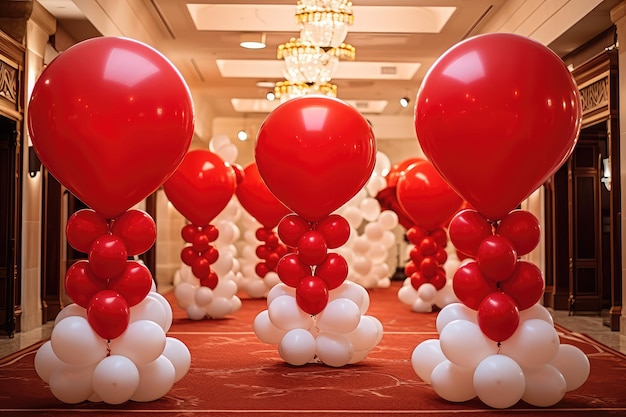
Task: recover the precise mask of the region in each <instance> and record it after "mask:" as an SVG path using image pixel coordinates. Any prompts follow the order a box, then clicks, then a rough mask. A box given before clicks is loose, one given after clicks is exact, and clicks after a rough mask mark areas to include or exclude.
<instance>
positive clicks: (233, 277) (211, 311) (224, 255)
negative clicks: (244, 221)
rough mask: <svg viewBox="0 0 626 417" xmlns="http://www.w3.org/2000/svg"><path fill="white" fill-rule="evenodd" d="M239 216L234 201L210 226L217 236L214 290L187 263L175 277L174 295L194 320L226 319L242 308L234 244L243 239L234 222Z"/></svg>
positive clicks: (211, 273)
mask: <svg viewBox="0 0 626 417" xmlns="http://www.w3.org/2000/svg"><path fill="white" fill-rule="evenodd" d="M239 214H240V209H239V207H238V205H237V201H236V200H235V199H231V201H230V202H229V203H228V204H227V205H226V207H225V208H224V210H223V211H222V212H221V213H219V215H218V216H217V217H216V218H215V219H214V223H215V225H210V228H211V229H215V232H214V233H215V235H216V238H215V240H213V241H212V243H213V244H212V249H213V251H214V252H215V255H214V256H215V262H214V263H212V264H211V272H210V276H212V277H214V281H213V282H214V283H215V285H214V286H213V287H211V286H209V285H205V284H203V280H202V279H201V278H199V277H198V275H196V272H195V271H194V269H193V266H189V265H187V264H186V263H184V262H183V265H181V268H180V270H179V271H178V273H177V276H176V277H175V288H174V296H175V297H176V301H177V303H178V305H179V306H180V307H181V308H182V309H184V310H185V312H186V313H187V317H189V318H190V319H191V320H202V319H203V318H206V317H210V318H213V319H218V318H223V317H225V316H227V315H228V314H232V313H235V312H236V311H238V310H239V309H240V308H241V305H242V303H241V299H240V298H239V297H238V296H237V293H238V291H239V288H238V285H237V274H238V272H239V263H238V262H237V259H236V257H237V248H236V247H235V246H234V242H235V241H236V240H237V239H239V236H240V232H239V228H238V227H237V226H236V225H235V219H236V218H237V216H238V215H239ZM187 226H189V225H187ZM187 226H185V227H187ZM192 227H195V226H192ZM183 230H184V227H183ZM187 245H188V246H186V247H185V248H183V252H184V251H185V249H187V248H191V247H192V246H189V243H188V244H187ZM205 283H206V282H205Z"/></svg>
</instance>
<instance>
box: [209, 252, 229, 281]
mask: <svg viewBox="0 0 626 417" xmlns="http://www.w3.org/2000/svg"><path fill="white" fill-rule="evenodd" d="M211 269H212V270H213V271H214V272H215V273H216V274H217V276H218V277H223V276H224V275H226V274H227V273H228V272H229V271H230V270H231V269H233V255H232V254H230V253H229V252H228V251H225V252H220V254H219V256H218V257H217V261H215V262H214V263H212V264H211Z"/></svg>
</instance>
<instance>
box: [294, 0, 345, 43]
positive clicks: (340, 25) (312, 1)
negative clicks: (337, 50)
mask: <svg viewBox="0 0 626 417" xmlns="http://www.w3.org/2000/svg"><path fill="white" fill-rule="evenodd" d="M296 20H297V22H298V24H299V25H300V39H302V40H307V41H309V42H311V43H313V44H315V45H320V46H330V47H337V46H339V45H341V44H342V43H343V41H344V40H345V39H346V36H347V35H348V26H350V25H352V24H353V23H354V15H353V14H352V3H351V2H349V1H346V0H300V1H299V2H298V7H297V12H296Z"/></svg>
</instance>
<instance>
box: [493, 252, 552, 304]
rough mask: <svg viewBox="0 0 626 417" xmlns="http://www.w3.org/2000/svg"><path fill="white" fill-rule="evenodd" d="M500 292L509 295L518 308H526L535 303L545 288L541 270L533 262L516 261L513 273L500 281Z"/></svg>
mask: <svg viewBox="0 0 626 417" xmlns="http://www.w3.org/2000/svg"><path fill="white" fill-rule="evenodd" d="M500 289H501V290H502V292H504V293H506V294H508V295H510V296H511V297H512V298H513V299H514V300H515V302H516V303H517V306H518V308H519V309H520V311H521V310H526V309H527V308H530V307H532V306H534V305H535V304H537V303H538V302H539V300H541V297H543V291H544V289H545V282H544V279H543V274H542V273H541V270H540V269H539V268H538V267H537V266H536V265H534V264H532V263H530V262H526V261H518V262H517V267H516V268H515V272H513V275H512V276H511V277H510V278H508V279H506V280H504V281H502V282H501V283H500Z"/></svg>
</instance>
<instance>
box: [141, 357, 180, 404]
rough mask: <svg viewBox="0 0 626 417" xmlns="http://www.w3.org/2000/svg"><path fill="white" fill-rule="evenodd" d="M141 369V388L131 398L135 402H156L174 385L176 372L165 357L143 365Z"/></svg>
mask: <svg viewBox="0 0 626 417" xmlns="http://www.w3.org/2000/svg"><path fill="white" fill-rule="evenodd" d="M138 368H139V386H138V387H137V390H136V391H135V393H134V394H133V396H132V397H131V398H130V399H131V400H133V401H139V402H147V401H154V400H157V399H159V398H161V397H162V396H164V395H165V394H167V392H168V391H169V390H170V389H171V388H172V385H174V380H175V378H176V370H175V369H174V365H172V362H170V361H169V359H167V358H166V357H165V356H163V355H161V356H159V357H158V358H157V359H156V360H154V361H152V362H149V363H146V364H144V365H141V366H139V367H138Z"/></svg>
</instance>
